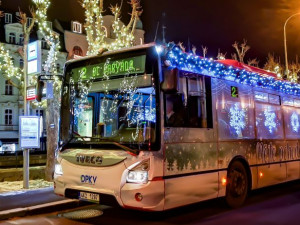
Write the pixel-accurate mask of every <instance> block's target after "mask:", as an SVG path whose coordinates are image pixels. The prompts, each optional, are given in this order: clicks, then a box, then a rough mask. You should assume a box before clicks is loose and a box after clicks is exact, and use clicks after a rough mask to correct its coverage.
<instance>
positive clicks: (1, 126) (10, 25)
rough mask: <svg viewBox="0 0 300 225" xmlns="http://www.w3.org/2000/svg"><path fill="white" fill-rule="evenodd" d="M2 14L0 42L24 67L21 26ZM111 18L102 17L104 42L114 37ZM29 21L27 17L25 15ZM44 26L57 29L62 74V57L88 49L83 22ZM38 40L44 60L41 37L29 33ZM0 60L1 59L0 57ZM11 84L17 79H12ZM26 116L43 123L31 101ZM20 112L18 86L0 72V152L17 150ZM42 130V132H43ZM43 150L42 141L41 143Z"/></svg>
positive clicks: (139, 37) (139, 35) (139, 36)
mask: <svg viewBox="0 0 300 225" xmlns="http://www.w3.org/2000/svg"><path fill="white" fill-rule="evenodd" d="M4 12H5V13H4V17H3V18H2V19H1V21H0V42H2V44H3V45H4V47H5V49H6V50H9V52H10V53H11V57H12V59H13V61H14V65H15V66H17V67H20V68H23V66H24V60H23V58H22V46H23V42H24V35H23V31H22V26H21V24H20V23H19V22H18V19H17V17H18V12H17V13H10V12H7V11H6V10H4ZM113 19H114V17H113V16H111V15H106V16H104V23H103V27H102V28H103V29H104V31H105V33H106V39H105V41H106V42H108V43H109V42H111V41H113V39H114V36H113V32H112V22H113ZM28 21H29V22H30V21H31V19H30V18H29V20H28ZM48 26H50V27H52V29H53V30H54V31H55V32H57V33H58V34H59V36H60V44H61V51H60V52H59V54H58V61H57V69H58V73H59V74H62V73H63V67H64V63H65V62H66V60H69V59H74V58H77V57H82V56H85V55H86V53H87V50H88V42H87V40H86V35H85V34H84V29H83V24H82V23H80V22H78V21H70V22H61V21H58V20H54V21H53V22H50V21H49V22H48ZM144 33H145V31H144V30H143V25H142V22H141V21H138V23H137V26H136V30H135V33H134V36H135V40H134V45H139V44H143V43H144ZM33 40H40V41H41V46H42V62H45V61H46V58H47V55H48V48H49V46H48V45H47V43H46V41H45V39H44V38H43V36H42V35H41V33H40V32H39V31H38V30H34V32H32V34H31V38H30V41H33ZM0 63H3V62H1V59H0ZM12 81H13V82H14V83H18V80H16V79H12ZM29 113H30V115H38V116H43V121H44V122H43V124H44V128H45V127H46V126H45V116H46V115H45V109H44V108H42V107H39V106H37V105H36V104H31V107H30V112H29ZM20 115H24V110H23V97H22V95H21V93H20V91H19V89H18V88H16V87H14V86H13V85H12V84H11V83H10V82H9V81H8V80H7V79H5V77H4V76H3V75H2V74H1V72H0V153H6V152H15V151H17V150H20V148H19V145H18V142H19V116H20ZM44 133H45V132H44ZM42 146H43V147H42V148H43V149H44V150H45V146H46V145H45V144H42Z"/></svg>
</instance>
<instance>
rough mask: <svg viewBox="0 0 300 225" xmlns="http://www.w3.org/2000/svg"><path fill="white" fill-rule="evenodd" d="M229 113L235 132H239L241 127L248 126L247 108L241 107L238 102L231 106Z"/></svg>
mask: <svg viewBox="0 0 300 225" xmlns="http://www.w3.org/2000/svg"><path fill="white" fill-rule="evenodd" d="M229 114H230V115H229V117H230V122H229V124H230V126H231V127H233V128H234V129H235V132H236V133H237V134H239V133H240V132H241V129H244V128H245V127H246V122H245V116H246V113H245V110H244V109H240V108H239V106H238V103H235V104H234V106H232V107H231V108H230V111H229Z"/></svg>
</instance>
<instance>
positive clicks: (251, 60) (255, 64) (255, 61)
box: [247, 58, 259, 67]
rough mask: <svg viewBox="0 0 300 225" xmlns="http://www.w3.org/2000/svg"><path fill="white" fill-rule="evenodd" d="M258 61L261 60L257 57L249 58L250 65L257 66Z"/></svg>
mask: <svg viewBox="0 0 300 225" xmlns="http://www.w3.org/2000/svg"><path fill="white" fill-rule="evenodd" d="M258 63H259V61H258V60H257V59H256V58H255V59H249V60H248V61H247V64H248V65H249V66H255V67H258Z"/></svg>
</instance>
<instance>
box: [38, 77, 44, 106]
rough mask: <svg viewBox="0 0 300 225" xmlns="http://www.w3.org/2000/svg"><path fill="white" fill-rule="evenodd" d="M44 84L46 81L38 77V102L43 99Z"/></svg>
mask: <svg viewBox="0 0 300 225" xmlns="http://www.w3.org/2000/svg"><path fill="white" fill-rule="evenodd" d="M44 86H45V82H44V81H42V80H40V78H38V80H37V83H36V100H37V101H38V102H41V100H42V97H43V89H44Z"/></svg>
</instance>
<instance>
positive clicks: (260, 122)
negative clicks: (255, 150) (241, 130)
mask: <svg viewBox="0 0 300 225" xmlns="http://www.w3.org/2000/svg"><path fill="white" fill-rule="evenodd" d="M255 111H256V127H257V138H258V139H282V138H283V128H282V115H281V108H280V106H276V105H269V104H262V103H256V107H255Z"/></svg>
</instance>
